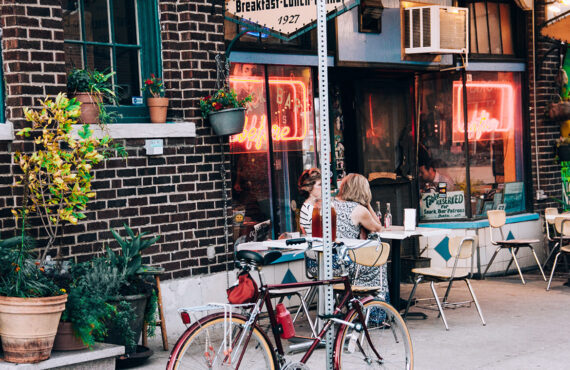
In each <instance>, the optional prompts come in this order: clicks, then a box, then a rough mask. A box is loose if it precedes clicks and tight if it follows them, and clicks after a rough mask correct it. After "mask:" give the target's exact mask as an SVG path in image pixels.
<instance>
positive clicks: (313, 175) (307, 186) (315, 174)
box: [297, 168, 321, 198]
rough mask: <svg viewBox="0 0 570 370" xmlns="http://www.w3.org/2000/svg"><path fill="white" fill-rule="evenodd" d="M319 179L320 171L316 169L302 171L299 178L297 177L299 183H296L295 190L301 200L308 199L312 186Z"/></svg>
mask: <svg viewBox="0 0 570 370" xmlns="http://www.w3.org/2000/svg"><path fill="white" fill-rule="evenodd" d="M320 179H321V170H319V169H318V168H309V169H308V170H305V171H303V173H302V174H301V176H299V181H297V188H298V189H299V193H301V195H302V196H303V198H308V197H309V193H310V192H311V190H313V186H314V185H315V183H316V182H317V181H319V180H320Z"/></svg>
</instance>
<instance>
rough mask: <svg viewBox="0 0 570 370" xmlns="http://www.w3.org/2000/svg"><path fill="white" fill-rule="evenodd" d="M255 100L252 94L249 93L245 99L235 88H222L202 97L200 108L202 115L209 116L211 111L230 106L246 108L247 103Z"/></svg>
mask: <svg viewBox="0 0 570 370" xmlns="http://www.w3.org/2000/svg"><path fill="white" fill-rule="evenodd" d="M252 100H253V96H252V95H248V96H246V97H244V98H243V99H238V96H237V94H236V92H235V90H234V89H227V88H222V89H220V90H218V91H216V92H215V93H214V94H213V95H208V96H206V97H204V98H202V99H200V109H201V110H202V117H204V118H206V117H208V114H209V113H211V112H217V111H220V110H222V109H229V108H245V107H246V106H247V103H249V102H251V101H252Z"/></svg>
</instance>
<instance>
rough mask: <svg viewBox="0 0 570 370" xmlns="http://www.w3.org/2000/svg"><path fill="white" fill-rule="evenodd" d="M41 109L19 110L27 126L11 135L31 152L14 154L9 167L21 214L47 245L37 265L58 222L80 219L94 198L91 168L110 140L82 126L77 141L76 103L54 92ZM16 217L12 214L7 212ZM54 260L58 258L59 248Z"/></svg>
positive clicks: (42, 258) (58, 227)
mask: <svg viewBox="0 0 570 370" xmlns="http://www.w3.org/2000/svg"><path fill="white" fill-rule="evenodd" d="M40 104H41V107H42V109H40V110H31V109H27V108H26V109H24V113H25V116H26V119H27V120H28V121H29V122H31V124H32V125H31V126H28V127H25V128H23V129H22V130H20V131H19V132H18V133H17V135H18V136H22V137H30V135H31V134H34V135H38V134H39V136H36V137H35V138H34V143H35V145H34V146H32V147H33V148H34V150H33V151H31V152H29V153H22V152H20V151H16V152H15V155H14V160H15V162H16V163H17V164H18V165H19V166H20V168H21V169H22V172H23V174H22V175H20V176H18V181H17V184H20V185H23V187H24V193H25V194H27V196H26V197H25V201H24V204H23V209H25V210H26V212H28V211H29V212H34V213H36V214H37V216H38V217H39V219H40V220H41V225H42V226H43V229H44V230H45V232H46V234H47V236H48V240H47V243H46V245H45V248H44V249H43V252H42V254H41V256H40V263H41V264H42V265H43V264H44V262H45V260H46V257H47V256H48V253H49V252H50V250H51V247H52V246H53V245H54V243H55V241H56V238H57V237H58V235H59V233H60V230H61V228H62V226H63V224H64V223H71V224H77V222H78V220H80V219H83V218H85V214H84V213H83V211H84V210H85V207H86V205H87V203H88V202H89V200H90V199H91V198H93V197H95V192H94V191H93V190H92V189H91V181H92V179H93V167H94V166H95V165H97V164H98V163H99V162H101V161H102V160H103V159H104V156H103V154H102V151H104V150H105V149H106V148H108V145H109V142H110V139H109V137H108V136H105V137H103V138H101V139H97V138H94V137H93V131H92V130H90V129H89V125H88V124H84V125H83V127H82V129H81V130H79V132H78V134H79V139H76V138H74V137H73V135H72V134H71V131H72V126H73V124H75V123H76V122H77V121H76V119H77V117H79V113H80V109H79V106H80V104H79V103H78V102H77V101H76V100H75V99H71V100H70V99H68V98H67V97H66V96H65V94H63V93H60V94H59V95H57V97H56V98H55V99H54V100H51V99H49V98H48V99H45V100H44V101H41V102H40ZM12 212H13V213H14V215H15V216H16V217H17V216H18V212H17V211H15V210H13V211H12ZM56 256H59V248H58V250H57V253H56Z"/></svg>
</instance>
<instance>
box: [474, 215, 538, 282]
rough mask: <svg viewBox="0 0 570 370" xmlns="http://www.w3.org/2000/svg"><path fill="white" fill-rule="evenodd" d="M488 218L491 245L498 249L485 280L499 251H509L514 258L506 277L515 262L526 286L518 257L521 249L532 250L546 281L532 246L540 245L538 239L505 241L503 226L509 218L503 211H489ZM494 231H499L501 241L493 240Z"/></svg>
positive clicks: (489, 265)
mask: <svg viewBox="0 0 570 370" xmlns="http://www.w3.org/2000/svg"><path fill="white" fill-rule="evenodd" d="M487 218H488V220H489V234H490V237H491V244H493V245H496V246H497V249H496V250H495V253H494V254H493V257H491V260H490V261H489V263H488V264H487V268H486V269H485V272H484V273H483V279H484V278H485V275H486V274H487V271H488V270H489V267H491V265H492V264H493V261H494V260H495V257H497V254H498V253H499V251H500V250H501V249H508V250H509V251H510V252H511V256H512V258H511V260H510V261H509V264H508V265H507V268H506V269H505V275H506V274H507V271H508V270H509V267H511V263H513V261H515V265H516V266H517V270H518V272H519V276H520V277H521V280H522V283H523V284H526V282H525V281H524V277H523V274H522V272H521V268H520V266H519V262H518V261H517V256H516V255H517V253H518V252H519V249H520V248H530V250H531V252H532V255H533V256H534V259H535V260H536V264H537V265H538V268H539V269H540V273H541V274H542V278H543V279H544V281H546V276H545V275H544V271H543V270H542V265H541V264H540V262H539V261H538V257H537V256H536V252H535V251H534V248H533V246H532V244H533V243H539V242H540V240H538V239H511V240H505V236H504V234H503V225H504V224H505V222H506V220H507V216H506V214H505V211H503V210H493V211H487ZM494 229H499V231H500V232H501V240H495V239H493V230H494Z"/></svg>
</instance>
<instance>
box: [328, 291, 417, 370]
mask: <svg viewBox="0 0 570 370" xmlns="http://www.w3.org/2000/svg"><path fill="white" fill-rule="evenodd" d="M363 306H364V308H363V314H364V318H365V323H366V327H367V328H368V332H369V333H370V342H369V341H368V340H367V339H366V336H365V334H364V331H361V332H360V333H359V332H357V331H356V330H354V329H353V328H351V327H349V326H347V325H343V326H341V327H340V328H339V331H338V333H337V336H336V341H335V363H336V364H338V365H339V366H340V367H339V368H340V369H341V370H343V369H345V370H346V369H398V370H402V369H406V370H411V369H413V368H414V356H413V351H412V340H411V338H410V334H409V333H408V328H407V326H406V323H405V322H404V320H403V319H402V316H400V314H399V313H398V311H396V310H395V309H394V307H392V306H391V305H389V304H387V303H385V302H382V301H380V300H375V299H373V300H369V301H367V302H365V303H364V304H363ZM346 321H348V322H351V323H354V324H357V323H361V319H360V317H359V316H358V314H357V313H356V312H355V311H354V310H353V311H351V312H350V313H349V314H348V317H347V319H346ZM374 350H376V352H377V353H378V355H380V357H381V358H379V357H378V356H377V354H376V353H375V351H374Z"/></svg>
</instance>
